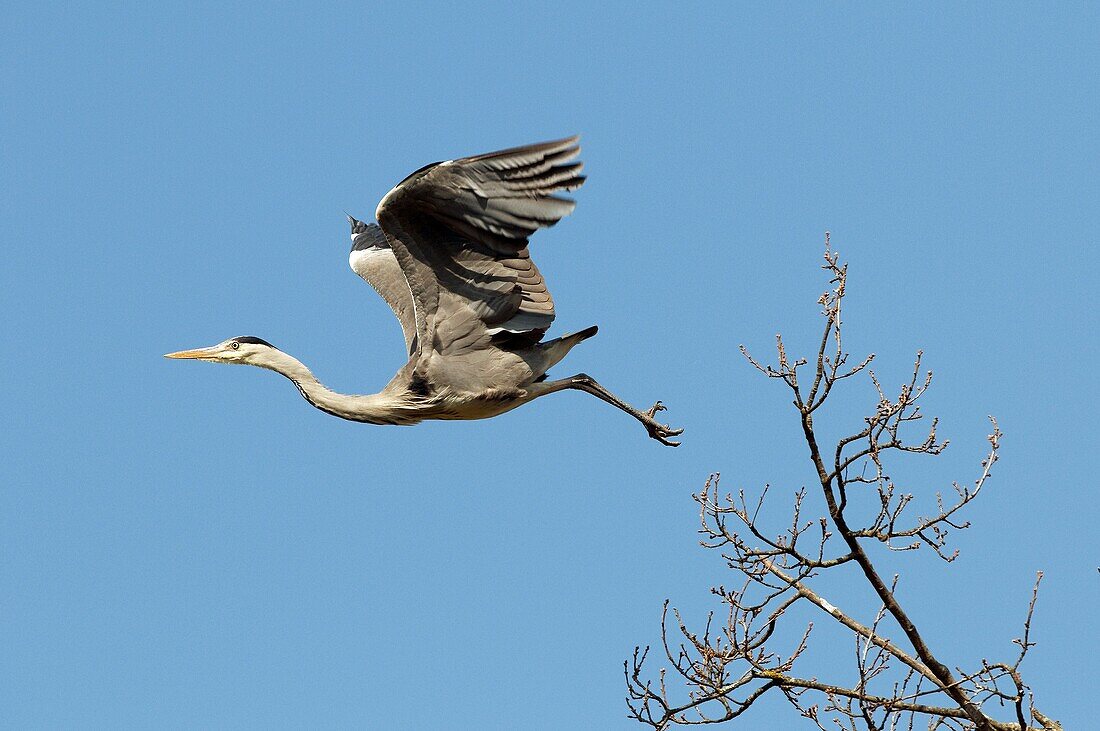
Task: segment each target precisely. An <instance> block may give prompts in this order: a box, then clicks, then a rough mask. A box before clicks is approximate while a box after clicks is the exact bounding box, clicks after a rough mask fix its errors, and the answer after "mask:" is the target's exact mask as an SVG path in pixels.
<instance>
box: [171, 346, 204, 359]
mask: <svg viewBox="0 0 1100 731" xmlns="http://www.w3.org/2000/svg"><path fill="white" fill-rule="evenodd" d="M213 353H214V349H213V348H198V349H196V350H179V351H176V352H175V353H165V354H164V357H165V358H198V359H200V360H201V359H202V358H209V357H210V356H211V355H213Z"/></svg>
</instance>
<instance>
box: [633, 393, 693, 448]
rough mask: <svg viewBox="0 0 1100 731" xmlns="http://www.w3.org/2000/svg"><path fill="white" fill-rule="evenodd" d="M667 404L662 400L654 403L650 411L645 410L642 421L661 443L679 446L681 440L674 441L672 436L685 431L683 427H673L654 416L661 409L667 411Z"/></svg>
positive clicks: (650, 434) (651, 434)
mask: <svg viewBox="0 0 1100 731" xmlns="http://www.w3.org/2000/svg"><path fill="white" fill-rule="evenodd" d="M665 410H666V409H665V405H664V404H662V403H661V402H660V401H658V402H657V403H655V404H653V406H652V407H650V409H649V411H647V412H645V413H644V414H643V415H642V416H643V417H645V418H643V419H642V423H643V424H645V429H646V431H647V432H649V436H651V437H652V438H654V439H656V440H657V441H658V442H660V443H661V444H664V445H665V446H668V447H679V446H680V442H674V441H672V439H671V438H670V437H675V436H678V435H680V434H683V433H684V430H683V429H673V428H672V427H670V426H669V425H668V424H662V423H660V422H658V421H657V420H656V419H655V418H654V417H655V416H657V414H658V413H659V412H661V411H665Z"/></svg>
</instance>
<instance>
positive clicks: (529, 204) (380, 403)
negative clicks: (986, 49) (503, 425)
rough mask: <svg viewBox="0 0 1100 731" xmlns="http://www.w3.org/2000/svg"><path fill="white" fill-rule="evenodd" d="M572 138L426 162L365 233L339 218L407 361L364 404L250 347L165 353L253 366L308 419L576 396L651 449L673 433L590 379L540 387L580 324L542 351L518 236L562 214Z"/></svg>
mask: <svg viewBox="0 0 1100 731" xmlns="http://www.w3.org/2000/svg"><path fill="white" fill-rule="evenodd" d="M578 152H579V147H577V145H576V138H568V139H565V140H558V141H555V142H546V143H541V144H537V145H529V146H526V147H519V148H513V149H510V150H502V151H500V152H494V153H489V154H486V155H478V156H475V157H469V158H463V159H461V160H448V161H446V162H442V163H435V164H433V165H428V166H426V167H423V168H421V169H420V170H417V171H416V172H415V173H413V174H412V175H409V176H408V177H407V178H405V179H404V180H403V181H401V182H400V183H399V184H398V185H397V186H396V187H394V188H393V189H392V190H391V191H390V192H389V193H387V194H386V195H385V197H383V199H382V202H381V203H379V205H378V210H377V211H376V217H377V219H378V222H379V223H378V225H375V224H365V223H363V222H361V221H357V220H356V219H354V218H351V217H350V216H349V219H350V221H351V224H352V251H351V255H350V258H349V263H350V265H351V268H352V270H353V271H355V272H356V273H357V274H358V275H359V276H361V277H362V278H363V279H364V280H366V281H367V282H368V283H369V284H370V285H371V286H372V287H374V288H375V290H377V291H378V293H379V294H380V295H381V296H382V298H383V299H384V300H385V301H386V303H387V304H389V306H390V308H391V309H392V310H393V312H394V315H395V316H396V317H397V320H398V322H399V323H400V324H401V328H402V333H403V335H404V340H405V349H406V354H407V356H408V361H407V362H406V364H405V365H404V367H402V368H401V370H399V371H398V373H397V375H395V376H394V378H393V379H392V380H391V381H390V382H389V384H387V385H386V386H385V388H383V389H382V390H381V391H379V392H378V393H375V394H368V395H346V394H339V393H336V392H334V391H331V390H329V389H327V388H325V387H324V386H323V385H322V384H321V383H320V382H319V381H318V380H317V378H316V377H314V375H313V374H312V373H311V372H310V370H309V369H308V368H306V367H305V365H303V364H302V363H301V362H300V361H298V360H297V359H296V358H294V357H292V356H290V355H287V354H286V353H283V352H282V351H280V350H278V349H277V348H275V347H274V346H272V345H271V344H270V343H267V342H266V341H263V340H260V339H259V338H252V337H245V338H233V339H230V340H227V341H225V342H223V343H220V344H219V345H216V346H213V347H211V348H203V349H199V350H191V351H181V352H179V353H172V354H169V357H175V358H197V359H201V360H210V361H216V362H226V363H245V364H249V365H256V366H260V367H262V368H267V369H269V370H274V371H276V372H278V373H281V374H283V375H284V376H286V377H287V378H289V379H290V380H291V381H293V382H294V384H295V386H297V388H298V390H299V391H300V392H301V393H302V395H303V396H304V397H305V398H306V400H307V401H309V403H310V404H312V405H313V406H315V407H317V408H318V409H320V410H322V411H324V412H326V413H329V414H332V415H334V416H339V417H341V418H343V419H349V420H352V421H361V422H367V423H372V424H416V423H418V422H420V421H423V420H425V419H462V420H469V419H485V418H489V417H492V416H497V415H499V414H502V413H504V412H506V411H510V410H512V409H514V408H516V407H517V406H521V405H523V404H525V403H527V402H528V401H531V400H533V399H536V398H538V397H540V396H544V395H546V394H549V393H554V392H556V391H561V390H564V389H576V390H582V391H585V392H587V393H591V394H593V395H595V396H597V397H599V398H601V399H602V400H604V401H606V402H608V403H610V404H612V405H614V406H616V407H617V408H620V409H622V410H624V411H626V412H627V413H629V414H631V415H632V416H634V417H635V418H637V419H638V420H639V421H641V422H642V423H643V424H644V425H645V426H646V429H647V430H648V431H649V433H650V435H651V436H653V437H654V438H655V439H658V440H659V441H661V442H662V443H665V444H669V445H675V444H676V442H672V441H670V440H669V437H670V436H675V435H676V434H678V433H679V430H672V429H669V428H668V427H667V426H665V425H662V424H658V423H657V422H656V421H655V420H654V418H653V417H654V415H655V414H656V412H657V411H659V410H661V408H662V407H661V405H660V402H658V403H657V404H655V405H654V407H653V408H652V409H650V410H649V411H648V412H640V411H638V410H637V409H634V408H633V407H631V406H629V405H627V404H625V403H624V402H622V401H620V400H619V399H618V398H617V397H615V396H614V395H613V394H611V393H610V392H609V391H607V390H606V389H604V388H603V387H602V386H600V385H599V384H598V383H596V382H595V381H594V380H593V379H592V378H590V377H589V376H587V375H584V374H578V375H576V376H573V377H571V378H567V379H563V380H557V381H551V380H547V376H546V374H547V371H548V370H549V369H550V368H551V367H553V366H554V365H555V364H557V363H558V362H559V361H561V360H562V358H564V357H565V356H566V354H567V353H568V352H569V351H570V350H571V349H572V348H573V347H574V346H575V345H577V344H578V343H580V342H581V341H583V340H585V339H586V338H589V337H591V336H593V335H595V334H596V328H595V327H590V328H587V329H585V330H582V331H580V332H578V333H575V334H573V335H567V336H564V337H560V338H556V339H553V340H549V341H545V342H544V341H543V335H544V334H545V332H546V330H547V328H549V327H550V324H551V322H552V321H553V319H554V301H553V299H552V298H551V296H550V292H549V291H548V290H547V288H546V283H545V281H544V280H543V278H542V274H541V273H540V272H539V270H538V268H537V267H536V266H535V264H534V262H533V261H531V258H530V255H529V253H528V250H527V239H528V237H529V236H530V235H531V234H532V233H534V232H535V231H536V230H537V229H539V228H544V227H547V226H552V225H553V224H554V223H557V221H558V220H560V219H561V218H562V217H563V216H565V215H567V214H568V213H569V212H570V211H572V210H573V206H574V203H573V201H572V200H569V199H567V198H561V197H558V196H556V195H554V193H556V192H559V191H566V190H573V189H576V188H578V187H580V185H581V184H582V183H583V182H584V178H583V177H582V176H581V175H580V170H581V164H580V163H577V162H573V163H570V162H569V161H570V160H572V159H573V158H574V157H575V156H576V155H577V153H578Z"/></svg>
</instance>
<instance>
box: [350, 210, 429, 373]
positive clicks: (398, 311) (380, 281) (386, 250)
mask: <svg viewBox="0 0 1100 731" xmlns="http://www.w3.org/2000/svg"><path fill="white" fill-rule="evenodd" d="M348 221H349V222H350V223H351V254H350V255H349V256H348V263H349V264H351V270H352V271H353V272H355V273H356V274H358V275H359V276H360V277H362V278H363V279H365V280H366V282H367V284H369V285H370V286H372V287H374V290H375V291H376V292H378V294H380V295H381V296H382V299H384V300H386V304H388V305H389V306H390V309H391V310H393V314H394V315H396V316H397V321H398V322H400V323H401V332H402V333H403V334H404V335H405V351H406V352H407V353H408V354H409V355H412V354H413V352H415V351H416V315H415V314H414V312H413V298H412V292H411V291H410V290H409V282H408V280H406V279H405V274H404V273H403V272H402V271H401V266H400V265H399V264H398V263H397V257H395V256H394V255H393V250H392V249H390V243H389V241H388V240H387V239H386V234H384V233H382V229H381V228H379V227H378V226H376V225H374V224H372V223H371V224H368V223H363V222H362V221H357V220H355V219H354V218H352V217H351V216H348Z"/></svg>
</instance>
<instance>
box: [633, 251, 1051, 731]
mask: <svg viewBox="0 0 1100 731" xmlns="http://www.w3.org/2000/svg"><path fill="white" fill-rule="evenodd" d="M822 268H823V269H824V270H825V271H826V272H827V273H828V274H829V275H830V289H829V290H828V291H826V292H825V293H824V294H823V295H822V296H821V298H820V299H819V300H818V303H819V304H820V305H821V314H822V316H823V318H824V321H825V322H824V332H823V333H822V336H821V340H820V345H819V346H818V348H817V353H816V355H815V356H814V358H813V359H812V361H808V360H806V359H804V358H802V359H794V360H792V359H791V358H790V357H789V356H788V355H787V351H786V348H785V347H784V344H783V339H782V337H781V336H777V338H776V349H777V364H775V365H765V364H763V363H761V362H760V361H758V360H757V359H755V358H754V357H753V356H752V355H750V354H749V353H748V351H747V350H746V349H745V348H744V346H742V348H741V352H742V353H743V354H744V356H745V357H746V358H747V359H748V362H749V363H751V364H752V366H753V367H754V368H756V369H757V370H758V371H759V372H760V373H762V374H763V375H764V376H766V377H768V378H770V379H775V380H777V381H780V382H781V383H782V384H783V385H784V386H785V387H786V388H787V389H789V390H790V392H791V394H793V396H794V402H793V404H794V406H795V409H796V411H797V414H798V418H799V420H800V422H801V426H802V434H803V436H804V438H805V442H806V445H807V447H808V449H809V457H810V461H811V463H812V464H813V468H814V471H815V473H816V478H817V482H818V483H819V484H817V485H814V491H815V492H816V491H817V490H818V489H819V488H820V496H821V498H822V499H823V501H824V502H823V512H825V513H827V514H826V515H822V516H820V517H816V518H812V517H807V516H806V515H805V512H806V505H807V504H808V503H807V500H806V498H807V491H806V489H805V488H803V489H801V490H799V491H798V492H796V493H795V494H794V498H793V506H792V509H791V517H790V522H789V523H785V527H784V528H783V530H782V531H781V532H779V533H778V534H777V533H775V532H773V531H771V530H769V529H767V528H765V527H764V526H763V525H762V523H764V522H766V521H765V520H764V517H763V514H764V513H767V512H768V511H767V510H765V500H766V498H767V497H768V488H767V486H765V487H764V488H763V490H762V491H760V494H759V495H758V496H754V498H749V497H747V496H746V494H745V492H744V490H740V491H738V493H737V495H736V496H734V495H732V494H729V493H727V494H726V495H725V496H722V495H721V494H720V492H719V477H718V475H712V476H711V478H710V479H709V480H707V483H706V485H705V487H704V488H703V490H702V492H700V493H699V494H697V495H693V496H692V497H693V498H694V499H695V501H696V502H697V503H698V504H699V508H700V511H699V512H700V524H701V528H700V533H701V534H702V535H703V540H702V545H703V546H704V547H706V548H708V549H712V550H715V551H719V552H720V553H721V555H722V557H723V558H724V559H725V561H726V562H727V564H728V566H729V568H731V569H732V570H733V571H734V572H735V574H736V575H737V576H738V586H737V587H736V588H732V589H729V588H726V587H725V586H718V587H714V588H712V589H711V591H712V593H713V594H714V595H715V596H717V597H718V598H719V600H720V601H721V602H722V604H723V605H724V608H723V612H722V614H723V615H724V620H718V621H715V616H714V613H711V615H710V616H709V617H708V620H707V622H706V624H705V626H704V627H702V628H698V629H691V628H689V627H688V626H687V625H686V623H685V622H684V620H683V619H682V618H681V616H680V614H679V613H678V612H677V611H676V610H672V613H671V616H670V614H669V604H668V602H667V601H666V602H665V607H664V613H663V615H662V621H661V638H662V645H663V650H664V655H665V657H666V658H667V660H668V662H669V663H670V666H671V670H672V672H671V673H670V672H669V669H668V668H661V669H660V670H659V671H658V672H657V673H656V675H655V676H654V675H653V674H650V673H648V672H647V668H646V662H647V660H648V659H649V648H648V647H647V648H646V649H645V650H642V649H641V648H635V650H634V656H633V658H632V659H631V660H628V661H627V662H625V663H624V672H625V675H626V684H627V693H628V695H627V705H628V707H629V710H630V716H631V717H633V718H634V719H636V720H638V721H640V722H642V723H643V724H647V725H649V726H652V727H653V728H655V729H667V728H670V727H671V726H674V725H702V724H714V723H722V722H724V721H729V720H731V719H734V718H737V717H738V716H740V715H741V714H742V713H744V712H745V711H746V710H747V709H748V708H749V707H750V706H752V705H753V703H755V702H756V701H758V700H759V699H760V698H762V697H763V696H764V695H765V694H768V693H769V691H771V692H772V694H773V695H774V694H780V695H782V696H783V697H785V698H786V700H787V701H788V702H789V703H790V705H791V706H793V707H794V709H795V710H796V711H797V712H798V713H799V714H801V715H802V716H803V717H804V718H806V719H808V720H809V721H810V722H812V723H813V724H815V725H816V726H817V727H818V728H820V729H822V730H823V731H824V729H826V727H829V728H832V729H850V730H851V731H857V729H867V730H868V731H877V730H879V729H883V730H886V729H889V730H891V731H893V730H895V729H907V730H908V731H912V729H913V728H914V727H915V726H916V724H920V725H922V726H923V725H925V724H927V728H928V729H980V730H981V731H994V730H996V731H1009V730H1010V729H1011V730H1014V731H1024V730H1026V729H1046V730H1048V731H1054V730H1055V729H1061V725H1060V724H1059V723H1058V722H1056V721H1053V720H1051V719H1050V718H1047V717H1046V716H1044V715H1043V714H1042V713H1040V712H1039V710H1037V709H1036V707H1035V704H1034V698H1033V696H1032V692H1031V689H1030V688H1029V687H1028V686H1027V685H1026V684H1025V683H1024V680H1023V678H1022V676H1021V674H1020V665H1021V663H1022V662H1023V660H1024V658H1025V657H1026V656H1027V653H1028V651H1029V650H1030V649H1031V648H1032V647H1033V646H1034V643H1033V642H1032V641H1031V639H1030V635H1031V619H1032V615H1033V613H1034V610H1035V600H1036V598H1037V595H1038V589H1039V581H1040V580H1041V579H1042V574H1041V573H1040V574H1039V575H1038V578H1037V580H1036V582H1035V587H1034V589H1033V591H1032V595H1031V601H1030V603H1029V604H1028V606H1027V610H1026V614H1025V619H1024V623H1023V631H1022V636H1021V637H1020V638H1018V639H1016V640H1014V643H1015V644H1016V645H1017V646H1018V649H1017V651H1016V652H1015V657H1013V658H1011V659H1009V660H1007V661H1002V662H989V661H986V660H983V661H982V662H981V663H980V664H979V665H978V666H977V667H973V668H970V669H967V670H964V669H962V668H955V669H954V670H952V669H951V668H949V667H948V666H947V665H946V664H944V662H943V660H941V659H940V657H941V656H940V655H938V654H937V653H936V652H934V651H933V649H932V648H931V647H929V645H928V643H927V642H926V641H925V639H924V637H923V636H922V635H921V632H920V631H919V630H918V628H917V626H916V625H915V624H914V622H913V620H912V619H911V618H910V616H909V614H907V613H906V610H905V609H904V608H903V607H902V605H901V603H900V602H899V600H898V595H897V593H896V589H897V583H898V576H896V575H895V576H893V577H892V578H887V577H884V576H883V575H882V574H881V573H880V569H879V568H878V567H877V566H876V565H875V562H874V561H872V557H871V555H870V553H869V546H870V545H873V544H875V543H879V544H883V545H885V546H886V547H887V548H889V549H891V550H893V551H915V550H918V549H920V548H922V547H923V548H925V549H930V550H931V551H934V552H935V553H936V555H938V556H939V557H940V558H941V559H943V560H944V561H946V562H951V561H953V560H954V559H955V557H956V556H957V551H951V550H949V548H948V532H949V531H950V530H952V529H955V530H961V529H964V528H966V527H968V525H969V523H967V522H964V521H963V520H962V519H961V518H960V514H961V512H962V511H963V508H965V507H966V506H967V505H968V504H969V503H970V502H971V501H973V500H974V499H975V498H977V497H978V495H979V494H980V493H981V491H982V488H983V487H984V486H985V484H986V482H987V480H988V479H989V477H990V475H991V469H992V467H993V465H994V464H995V463H996V462H997V455H998V450H999V449H1000V443H1001V436H1002V435H1001V431H1000V429H998V428H997V421H996V420H995V419H993V418H992V417H990V422H991V424H992V433H991V434H990V435H989V445H990V446H989V452H988V455H987V456H986V457H985V459H984V460H983V461H982V463H981V469H980V473H979V475H978V477H977V479H976V480H974V482H973V484H970V485H965V486H964V485H959V484H958V483H954V492H955V494H954V496H952V499H951V500H950V501H945V500H944V499H943V498H942V496H940V495H939V494H937V495H936V503H935V508H934V509H931V510H929V512H928V513H927V514H924V515H921V514H919V512H918V511H916V510H915V503H914V502H913V500H914V496H913V495H912V494H910V493H904V492H902V491H900V490H898V489H897V488H896V486H895V482H894V481H893V480H892V479H891V477H890V472H889V471H888V468H887V464H886V463H887V458H888V457H890V456H891V455H892V454H897V453H905V452H908V453H914V454H923V455H938V454H940V453H941V452H942V451H943V450H944V448H945V447H946V446H947V442H946V441H941V440H940V438H939V437H938V435H937V433H936V426H937V422H936V420H935V419H933V420H932V421H931V424H930V428H929V429H928V431H927V432H924V433H922V436H920V437H917V438H916V439H913V438H911V437H910V436H909V432H910V431H911V430H912V427H913V425H914V422H917V421H920V420H921V419H922V418H923V415H922V414H921V408H920V404H919V402H920V399H921V397H922V396H923V395H924V394H925V392H926V391H927V389H928V387H929V386H930V385H931V383H932V372H931V371H928V372H926V373H925V372H922V362H921V359H922V358H921V353H919V352H918V353H917V358H916V362H915V363H914V364H913V370H912V373H911V375H910V377H909V378H908V380H907V382H906V383H905V385H903V386H902V387H901V388H900V390H899V392H898V393H897V395H887V392H886V391H885V390H884V389H883V387H882V385H881V383H880V381H879V379H878V378H876V376H875V374H874V372H873V371H872V370H870V369H869V368H868V366H869V365H870V363H871V361H872V359H873V358H874V356H873V355H870V356H868V357H867V358H865V359H863V360H862V361H860V362H858V363H855V364H850V362H849V357H848V354H847V353H846V352H845V351H844V346H843V344H842V340H841V306H842V304H843V302H844V297H845V284H846V280H847V264H841V263H840V261H839V257H838V255H837V254H836V253H835V252H833V251H831V250H830V248H829V238H828V234H826V238H825V263H824V265H823V267H822ZM864 371H866V372H867V374H868V375H869V377H870V381H871V383H872V384H873V386H874V389H875V392H876V394H877V403H876V404H875V406H874V410H873V411H872V412H871V413H870V414H869V415H868V416H866V417H864V419H863V424H862V426H861V427H860V428H859V429H858V430H857V431H855V432H853V433H851V434H849V435H848V436H845V437H843V438H841V439H840V440H839V441H838V442H837V443H836V444H835V446H833V445H830V446H829V447H828V449H827V450H826V448H825V445H822V444H819V441H818V433H817V432H815V428H814V416H815V414H817V413H818V411H819V409H821V407H822V406H823V405H824V404H825V403H826V401H827V400H828V399H829V397H830V395H831V394H832V393H833V389H834V387H835V386H836V385H837V384H838V383H840V382H841V381H843V380H845V379H848V378H851V377H852V376H855V375H857V374H859V373H861V372H864ZM869 501H870V508H869V509H868V502H869ZM762 511H763V513H762ZM845 566H847V567H848V568H851V567H853V566H854V567H857V569H858V573H859V575H861V576H862V577H863V578H864V579H865V580H866V582H867V584H869V585H870V588H871V590H873V592H874V595H875V596H876V597H877V606H878V609H877V611H874V609H873V608H872V609H871V610H870V611H869V612H868V614H869V615H871V616H869V617H866V618H865V621H863V622H861V621H859V620H858V619H856V616H857V615H856V612H855V611H852V610H851V608H849V609H842V608H840V607H839V606H837V605H836V604H834V603H832V602H830V601H828V600H827V599H826V598H825V596H824V595H823V594H822V593H821V592H820V590H819V589H820V584H821V583H822V581H821V580H820V578H819V577H821V576H822V575H829V574H828V572H835V571H836V570H838V569H840V567H845ZM810 605H812V607H814V608H816V609H815V610H812V611H817V610H820V611H821V612H824V613H825V615H827V616H828V617H829V618H830V619H831V620H833V621H834V622H836V623H838V625H837V628H838V629H839V630H840V631H842V632H844V633H849V634H850V635H851V636H852V639H854V645H855V655H854V668H852V669H850V670H849V672H848V673H847V675H848V676H849V677H854V678H855V682H840V681H834V682H823V681H821V680H818V679H817V678H816V677H802V676H800V674H799V673H797V672H796V668H795V666H796V664H797V663H798V661H799V659H800V658H801V657H803V656H804V654H805V653H806V652H807V649H808V648H809V647H810V638H811V631H812V629H813V623H812V622H810V623H808V624H806V625H805V626H803V625H801V624H800V625H798V627H799V629H798V630H797V631H796V632H795V633H794V634H791V633H790V632H787V631H786V630H785V628H786V627H787V626H788V625H791V624H793V623H794V622H796V621H799V620H798V611H801V608H802V607H803V606H810ZM796 607H797V608H798V611H796ZM781 627H783V628H784V630H781V629H780V628H781ZM891 634H893V635H894V637H891V636H890V635H891ZM899 635H900V636H899ZM784 643H785V647H786V649H785V650H777V649H775V647H774V646H775V645H776V644H784ZM832 665H833V666H834V667H835V666H836V665H837V663H835V662H834V663H832ZM852 671H854V672H852ZM674 693H676V694H679V695H681V699H680V700H673V694H674ZM993 707H996V708H997V709H998V711H997V712H998V713H999V715H1001V716H1004V717H1007V720H998V719H997V718H995V717H994V716H993V715H990V713H991V710H990V709H992V708H993Z"/></svg>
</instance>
